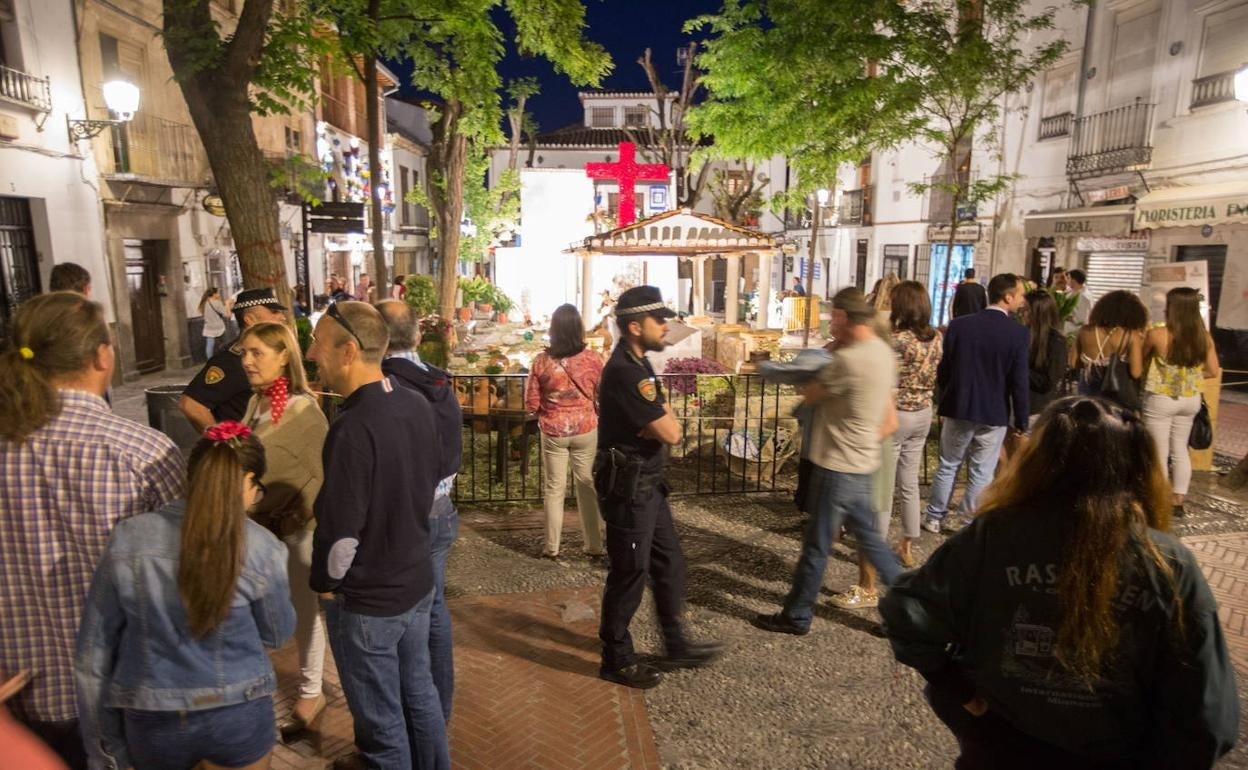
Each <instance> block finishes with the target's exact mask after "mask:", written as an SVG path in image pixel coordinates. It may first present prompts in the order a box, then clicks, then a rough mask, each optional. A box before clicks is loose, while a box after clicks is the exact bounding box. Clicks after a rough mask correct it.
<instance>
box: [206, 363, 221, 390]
mask: <svg viewBox="0 0 1248 770" xmlns="http://www.w3.org/2000/svg"><path fill="white" fill-rule="evenodd" d="M224 379H225V372H223V371H221V367H219V366H210V367H208V371H206V372H204V382H206V383H208V384H209V385H216V384H217V383H218V382H220V381H221V380H224Z"/></svg>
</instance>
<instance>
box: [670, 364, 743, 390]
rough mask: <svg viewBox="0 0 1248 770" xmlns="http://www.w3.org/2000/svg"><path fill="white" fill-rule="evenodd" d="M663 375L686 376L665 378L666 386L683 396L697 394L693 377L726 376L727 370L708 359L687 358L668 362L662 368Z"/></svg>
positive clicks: (696, 383) (695, 381)
mask: <svg viewBox="0 0 1248 770" xmlns="http://www.w3.org/2000/svg"><path fill="white" fill-rule="evenodd" d="M663 373H664V374H680V375H687V376H683V377H668V378H667V385H668V387H669V388H671V390H672V392H673V393H679V394H680V395H682V396H683V395H690V394H692V393H696V392H697V390H698V378H697V377H696V376H694V375H698V374H728V370H727V369H726V368H724V365H723V364H721V363H720V362H718V361H715V360H712V359H710V358H701V357H698V356H688V357H685V358H673V359H671V360H669V361H668V362H667V365H666V366H664V367H663Z"/></svg>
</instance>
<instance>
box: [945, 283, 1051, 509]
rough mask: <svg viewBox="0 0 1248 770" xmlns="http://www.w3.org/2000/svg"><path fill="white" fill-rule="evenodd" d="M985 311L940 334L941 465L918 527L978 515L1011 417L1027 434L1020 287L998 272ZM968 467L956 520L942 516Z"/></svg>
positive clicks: (1025, 345)
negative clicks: (960, 473)
mask: <svg viewBox="0 0 1248 770" xmlns="http://www.w3.org/2000/svg"><path fill="white" fill-rule="evenodd" d="M988 303H989V305H988V307H987V308H985V309H984V310H981V311H979V312H978V313H973V314H971V315H966V316H960V317H958V318H955V319H953V321H951V322H950V323H949V330H948V331H947V332H945V339H944V356H943V357H942V358H941V359H940V365H939V366H938V367H937V370H936V382H937V385H938V386H939V388H940V406H939V414H940V416H941V417H942V418H944V419H943V421H942V423H941V428H940V467H939V468H938V469H937V470H936V477H935V478H934V479H933V480H932V490H931V497H930V498H929V499H928V503H927V516H926V519H925V520H924V522H923V528H924V529H926V530H927V531H928V532H940V531H941V529H949V530H952V529H957V528H958V527H959V526H960V525H961V524H964V523H965V522H966V521H968V520H969V519H970V517H971V516H973V515H974V514H975V503H976V500H977V498H978V497H979V493H980V492H982V491H983V489H984V487H986V486H988V482H990V481H992V475H993V473H994V472H995V471H996V469H997V459H998V457H1000V455H1001V444H1002V443H1003V442H1004V441H1005V433H1006V430H1007V429H1008V426H1009V424H1010V420H1011V415H1012V416H1013V422H1014V428H1013V429H1014V430H1016V431H1018V432H1019V433H1021V434H1026V433H1027V428H1028V424H1027V406H1028V404H1027V399H1028V371H1027V349H1028V333H1027V327H1025V326H1023V325H1022V324H1020V323H1018V322H1017V321H1015V320H1014V319H1013V318H1011V315H1012V314H1013V313H1014V311H1015V310H1017V309H1018V308H1019V307H1021V306H1022V304H1023V282H1022V279H1020V278H1019V277H1018V276H1016V275H1014V274H1012V273H1002V274H1001V275H998V276H995V277H994V278H993V279H992V280H991V281H989V282H988ZM963 460H966V461H968V467H967V485H966V494H965V495H964V496H963V498H962V505H961V514H962V516H961V518H962V520H961V521H955V520H953V517H950V518H949V519H946V518H945V514H946V513H948V511H949V498H950V496H951V495H952V494H953V480H954V477H955V476H957V473H958V466H959V465H961V464H962V461H963Z"/></svg>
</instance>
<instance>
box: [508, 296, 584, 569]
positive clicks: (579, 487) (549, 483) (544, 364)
mask: <svg viewBox="0 0 1248 770" xmlns="http://www.w3.org/2000/svg"><path fill="white" fill-rule="evenodd" d="M601 380H602V357H601V356H599V355H598V354H597V353H595V352H594V351H593V350H591V349H589V348H588V347H586V345H585V326H584V325H583V324H582V322H581V314H580V313H579V312H577V310H576V308H575V307H574V306H572V305H560V306H559V307H558V308H556V309H555V312H554V314H553V315H552V316H551V318H550V346H549V347H547V348H546V350H545V351H544V352H542V353H539V354H538V355H537V358H535V359H533V367H532V370H531V371H530V372H529V381H528V384H527V386H526V387H525V394H524V405H525V408H526V409H527V410H528V411H529V412H536V413H537V421H538V426H539V427H540V428H541V431H542V469H543V470H544V471H545V474H546V482H545V490H544V498H545V507H546V541H545V543H544V544H543V546H542V556H543V557H545V558H548V559H554V558H557V557H558V556H559V543H560V538H561V534H562V532H563V498H564V490H565V489H566V488H567V483H568V482H567V475H568V464H569V460H570V461H571V465H572V480H573V483H574V484H575V489H576V507H577V509H578V510H579V511H580V513H581V525H582V527H583V529H584V535H585V541H584V546H583V547H584V548H585V553H586V554H587V555H589V556H595V557H596V556H602V554H603V550H602V527H601V524H600V523H599V522H600V519H599V513H598V493H597V492H595V491H594V476H593V468H594V455H595V453H596V452H597V450H598V383H599V381H601Z"/></svg>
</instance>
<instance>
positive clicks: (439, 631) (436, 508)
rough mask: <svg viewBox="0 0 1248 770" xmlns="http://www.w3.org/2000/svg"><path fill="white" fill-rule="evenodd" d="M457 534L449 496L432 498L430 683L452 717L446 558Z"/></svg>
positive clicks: (452, 668) (452, 661)
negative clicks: (431, 674) (431, 675)
mask: <svg viewBox="0 0 1248 770" xmlns="http://www.w3.org/2000/svg"><path fill="white" fill-rule="evenodd" d="M457 537H459V512H458V511H456V510H455V503H454V502H452V501H451V498H450V497H439V498H437V499H436V500H434V501H433V511H432V512H431V513H430V514H429V539H430V543H431V545H430V547H431V549H432V550H433V609H432V610H431V611H430V613H429V666H430V669H431V670H432V672H433V686H434V687H436V688H437V689H438V699H439V700H440V701H441V702H442V716H443V718H445V719H446V721H448V722H449V721H450V719H451V700H452V698H453V696H454V693H455V643H454V640H453V639H452V638H451V611H450V609H449V608H447V606H446V559H447V557H448V556H450V555H451V546H453V545H455V538H457Z"/></svg>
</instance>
